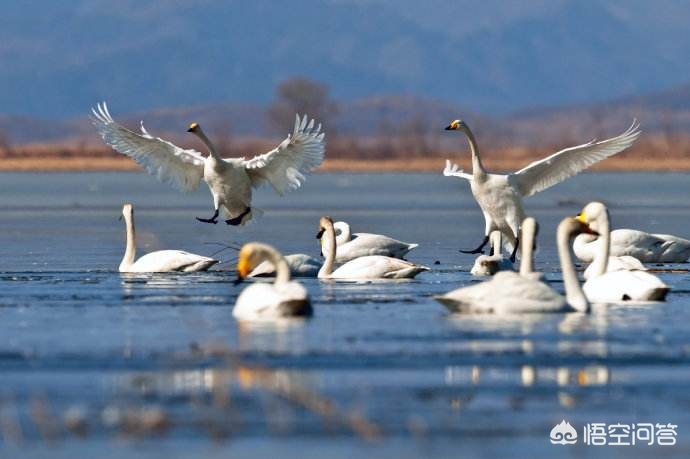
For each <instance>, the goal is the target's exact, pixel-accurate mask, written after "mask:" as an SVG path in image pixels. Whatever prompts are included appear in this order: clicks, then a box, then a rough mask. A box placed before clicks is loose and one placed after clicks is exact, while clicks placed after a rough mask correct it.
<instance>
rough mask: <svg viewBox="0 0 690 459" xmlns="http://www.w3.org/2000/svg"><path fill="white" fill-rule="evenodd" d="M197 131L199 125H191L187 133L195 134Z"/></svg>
mask: <svg viewBox="0 0 690 459" xmlns="http://www.w3.org/2000/svg"><path fill="white" fill-rule="evenodd" d="M197 129H199V123H192V124H190V125H189V129H187V132H196V130H197Z"/></svg>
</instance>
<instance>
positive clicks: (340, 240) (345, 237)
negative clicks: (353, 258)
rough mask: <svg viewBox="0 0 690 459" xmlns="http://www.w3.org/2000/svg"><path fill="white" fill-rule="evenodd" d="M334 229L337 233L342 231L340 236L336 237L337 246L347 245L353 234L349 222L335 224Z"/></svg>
mask: <svg viewBox="0 0 690 459" xmlns="http://www.w3.org/2000/svg"><path fill="white" fill-rule="evenodd" d="M333 228H334V230H335V231H340V234H336V235H335V243H336V245H342V244H345V243H346V242H348V241H349V240H350V238H351V237H352V233H351V232H350V225H348V224H347V222H335V223H334V224H333Z"/></svg>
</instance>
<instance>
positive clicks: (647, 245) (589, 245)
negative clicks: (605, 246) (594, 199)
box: [573, 229, 690, 263]
mask: <svg viewBox="0 0 690 459" xmlns="http://www.w3.org/2000/svg"><path fill="white" fill-rule="evenodd" d="M609 242H610V245H611V248H610V254H611V256H615V257H622V256H626V255H627V256H631V257H635V258H637V259H638V260H640V261H641V262H643V263H685V262H686V261H688V257H690V240H687V239H683V238H681V237H677V236H672V235H670V234H653V233H646V232H644V231H638V230H634V229H616V230H613V231H611V234H610V236H609ZM600 245H601V238H597V237H596V236H592V235H589V234H583V235H580V236H578V237H577V238H575V242H574V244H573V248H574V249H575V255H576V256H577V257H578V258H579V259H580V260H582V261H584V262H591V261H592V260H593V259H594V257H595V255H596V254H597V253H598V252H599V251H600V247H599V246H600Z"/></svg>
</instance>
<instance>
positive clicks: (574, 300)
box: [557, 224, 589, 312]
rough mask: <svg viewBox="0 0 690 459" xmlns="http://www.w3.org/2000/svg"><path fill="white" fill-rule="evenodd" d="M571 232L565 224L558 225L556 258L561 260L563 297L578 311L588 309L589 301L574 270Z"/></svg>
mask: <svg viewBox="0 0 690 459" xmlns="http://www.w3.org/2000/svg"><path fill="white" fill-rule="evenodd" d="M571 236H572V233H571V232H570V231H569V230H568V228H567V227H566V226H565V225H562V224H561V225H560V226H559V227H558V241H557V244H558V258H559V259H560V261H561V271H562V273H563V285H564V286H565V299H566V301H567V302H568V304H569V305H570V306H572V307H573V308H575V309H576V310H578V311H580V312H587V311H588V310H589V302H588V301H587V297H586V296H585V293H584V292H583V291H582V286H581V285H580V281H579V280H578V278H577V273H576V272H575V265H574V264H573V258H572V254H571V248H570V239H571Z"/></svg>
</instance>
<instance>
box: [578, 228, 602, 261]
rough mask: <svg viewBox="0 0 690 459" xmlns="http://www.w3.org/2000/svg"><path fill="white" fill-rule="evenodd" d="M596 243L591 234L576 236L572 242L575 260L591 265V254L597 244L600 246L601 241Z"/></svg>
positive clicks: (592, 258)
mask: <svg viewBox="0 0 690 459" xmlns="http://www.w3.org/2000/svg"><path fill="white" fill-rule="evenodd" d="M596 241H597V237H596V236H594V235H592V234H578V235H577V236H576V237H575V241H574V242H573V250H575V255H577V258H579V259H580V260H582V261H584V262H585V263H591V262H592V260H594V256H593V255H592V252H593V251H594V250H595V248H596V246H597V244H601V241H598V242H596Z"/></svg>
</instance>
